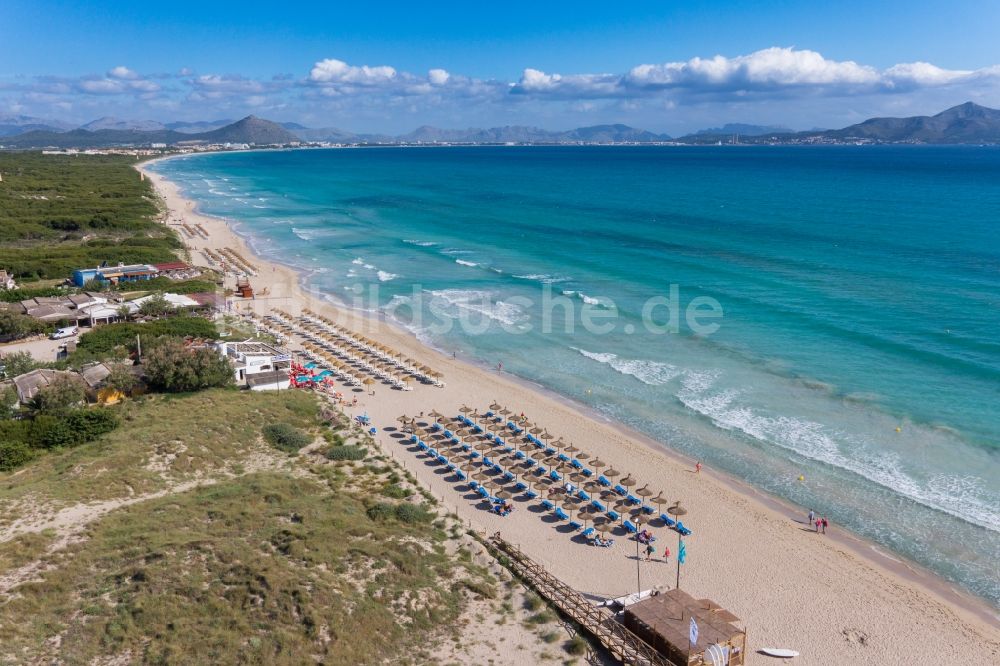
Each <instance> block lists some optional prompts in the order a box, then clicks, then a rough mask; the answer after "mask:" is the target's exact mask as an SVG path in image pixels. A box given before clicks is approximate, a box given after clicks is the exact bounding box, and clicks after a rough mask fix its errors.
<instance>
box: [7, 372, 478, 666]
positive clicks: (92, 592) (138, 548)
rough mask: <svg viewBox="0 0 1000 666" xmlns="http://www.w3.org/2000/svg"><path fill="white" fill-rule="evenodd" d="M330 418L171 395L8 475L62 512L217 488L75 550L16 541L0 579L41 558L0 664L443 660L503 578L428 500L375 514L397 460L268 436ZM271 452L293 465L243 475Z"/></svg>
mask: <svg viewBox="0 0 1000 666" xmlns="http://www.w3.org/2000/svg"><path fill="white" fill-rule="evenodd" d="M317 411H318V410H317V403H316V400H315V398H314V397H313V396H311V395H309V394H306V393H302V392H296V391H284V392H281V393H280V394H276V395H267V396H261V395H257V394H251V393H246V392H242V393H241V392H236V391H227V390H218V391H207V392H204V393H199V394H195V395H189V396H173V397H162V396H156V397H154V398H151V399H148V400H146V401H144V402H141V403H132V404H131V405H129V407H128V408H127V409H125V410H123V416H124V421H125V423H124V425H123V426H122V428H120V429H119V430H117V431H115V432H114V433H111V434H110V435H107V436H105V437H104V438H103V439H102V440H101V441H99V442H97V443H94V444H88V445H84V446H81V447H79V448H77V449H72V450H68V451H64V452H57V453H55V454H52V455H50V456H47V457H45V458H42V459H40V460H38V461H36V462H34V463H32V464H30V465H28V466H27V467H25V468H23V469H22V470H20V471H19V472H18V473H17V474H9V475H5V476H4V477H0V497H2V498H3V499H6V500H7V501H8V502H11V501H14V500H24V501H32V502H38V503H40V504H44V503H45V501H46V500H48V501H51V502H54V503H55V504H57V505H69V504H75V505H81V504H83V503H86V502H90V501H92V500H100V499H113V498H121V497H128V496H134V495H135V494H147V493H151V492H157V491H162V490H164V489H169V488H170V487H172V486H171V484H176V483H177V482H179V481H185V480H189V481H190V480H193V479H201V480H204V481H206V483H207V482H211V485H201V486H195V487H193V488H191V489H189V490H186V491H184V492H176V491H175V492H173V493H171V494H166V495H163V496H161V497H156V498H152V499H146V500H144V501H141V502H137V503H134V504H130V505H128V506H123V507H119V508H117V509H115V510H114V511H112V512H110V513H107V514H106V515H103V517H100V518H98V519H96V520H94V521H93V522H91V523H89V524H87V525H86V526H85V527H84V529H83V530H82V531H81V532H79V533H78V534H76V535H75V536H74V538H72V539H71V540H70V543H69V545H67V546H65V547H62V548H56V549H54V550H53V549H52V548H51V546H52V544H53V541H54V538H55V537H56V536H57V535H54V534H52V533H49V532H43V533H40V534H23V535H21V536H18V537H16V538H14V539H11V540H8V541H4V542H0V575H2V574H4V573H9V572H11V571H12V570H15V569H17V568H18V567H23V566H25V565H30V564H32V563H34V564H36V565H37V569H36V571H35V572H33V573H32V575H31V576H28V577H26V578H25V580H24V581H22V582H20V584H18V585H17V586H16V587H14V588H13V589H12V590H10V591H9V592H8V594H7V595H0V662H3V663H21V662H30V663H38V662H46V663H50V662H58V663H66V664H90V663H111V662H113V663H118V661H116V660H121V661H123V662H124V661H129V662H131V661H141V662H150V663H191V664H193V663H259V664H264V663H266V664H300V663H309V662H323V663H386V662H393V663H427V662H428V661H431V660H432V658H431V652H430V650H432V649H433V640H431V638H432V637H433V636H437V635H446V634H448V633H449V632H450V631H451V629H450V627H452V625H453V623H454V622H455V620H456V618H458V617H459V615H460V614H461V612H462V610H463V608H464V607H465V602H466V600H467V599H468V598H470V596H477V597H487V598H491V597H493V596H495V594H496V592H495V590H494V587H493V586H494V582H493V580H492V578H491V577H490V576H489V574H488V573H487V572H486V571H485V570H484V569H482V568H481V567H477V566H475V565H473V564H472V563H471V562H469V561H468V559H467V558H462V557H458V556H456V555H449V554H448V553H449V552H453V550H452V549H449V548H446V543H445V542H446V541H447V540H449V539H450V538H452V537H451V533H452V532H453V530H449V525H448V523H447V520H446V519H444V518H438V517H437V515H436V513H435V510H434V507H433V506H432V505H431V504H430V503H429V502H427V501H426V500H423V501H421V502H420V503H419V504H410V503H408V502H398V503H391V502H390V504H391V505H392V507H393V510H392V511H388V510H385V509H382V508H380V509H376V510H372V507H375V506H379V507H386V508H388V507H387V506H386V502H387V498H386V496H385V495H382V494H380V493H379V492H378V489H379V488H381V487H383V486H384V485H385V484H387V483H389V478H390V477H392V476H393V474H398V470H395V469H393V468H392V467H389V466H386V467H384V468H383V467H379V468H375V467H373V466H372V465H364V464H362V463H347V464H345V463H335V462H328V461H326V460H325V459H324V457H323V456H322V455H320V454H315V455H301V456H297V457H288V456H287V455H286V454H283V453H279V452H277V451H275V450H274V449H272V448H271V447H269V446H267V445H266V444H264V443H263V441H262V437H261V428H262V426H263V425H265V424H267V423H270V422H274V421H280V422H284V423H289V424H292V425H293V426H294V427H296V428H300V429H302V431H303V432H313V433H315V434H316V435H317V436H318V434H319V432H321V430H322V428H323V427H321V426H320V425H319V421H318V417H317ZM254 456H272V457H273V458H274V459H276V460H278V461H279V463H280V464H279V465H278V466H274V465H272V466H271V467H268V468H266V469H264V470H263V471H258V472H253V473H246V474H244V470H245V469H247V468H248V467H250V466H251V464H252V459H253V457H254ZM151 462H152V463H154V464H151ZM368 489H371V490H370V491H369V490H368ZM20 505H21V506H23V505H24V502H21V503H20ZM8 523H9V521H8ZM455 581H462V585H455V584H454V582H455Z"/></svg>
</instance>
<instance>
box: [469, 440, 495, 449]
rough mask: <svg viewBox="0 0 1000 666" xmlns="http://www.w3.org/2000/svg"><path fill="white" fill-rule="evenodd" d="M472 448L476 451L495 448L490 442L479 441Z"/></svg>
mask: <svg viewBox="0 0 1000 666" xmlns="http://www.w3.org/2000/svg"><path fill="white" fill-rule="evenodd" d="M472 448H474V449H475V450H476V451H489V450H490V449H492V448H493V446H492V445H490V444H489V443H488V442H479V443H478V444H476V445H475V446H474V447H472Z"/></svg>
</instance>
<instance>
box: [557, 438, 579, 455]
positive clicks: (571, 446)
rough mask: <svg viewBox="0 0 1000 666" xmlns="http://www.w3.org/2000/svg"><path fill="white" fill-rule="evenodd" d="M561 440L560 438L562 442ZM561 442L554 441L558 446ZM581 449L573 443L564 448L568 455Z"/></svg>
mask: <svg viewBox="0 0 1000 666" xmlns="http://www.w3.org/2000/svg"><path fill="white" fill-rule="evenodd" d="M561 441H562V440H561V439H560V440H559V442H561ZM559 442H553V444H555V445H557V446H558V444H559ZM579 450H580V449H578V448H576V447H575V446H573V445H572V444H570V445H569V446H567V447H566V448H565V449H563V453H565V454H566V455H571V454H573V453H577V452H578V451H579Z"/></svg>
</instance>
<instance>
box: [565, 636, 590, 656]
mask: <svg viewBox="0 0 1000 666" xmlns="http://www.w3.org/2000/svg"><path fill="white" fill-rule="evenodd" d="M589 648H590V645H589V644H588V643H587V639H586V638H584V637H583V636H581V635H580V634H577V635H576V636H574V637H573V638H571V639H570V640H569V642H568V643H566V652H569V653H570V654H572V655H576V656H580V655H583V654H586V653H587V650H588V649H589Z"/></svg>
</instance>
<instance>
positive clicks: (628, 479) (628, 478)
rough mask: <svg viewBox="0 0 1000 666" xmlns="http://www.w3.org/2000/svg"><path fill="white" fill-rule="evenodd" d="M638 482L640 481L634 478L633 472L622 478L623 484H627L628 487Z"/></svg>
mask: <svg viewBox="0 0 1000 666" xmlns="http://www.w3.org/2000/svg"><path fill="white" fill-rule="evenodd" d="M637 483H638V481H636V480H635V479H633V478H632V475H631V474H629V475H628V476H626V477H625V478H624V479H622V480H621V484H622V485H623V486H625V487H626V488H631V487H632V486H634V485H636V484H637Z"/></svg>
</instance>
